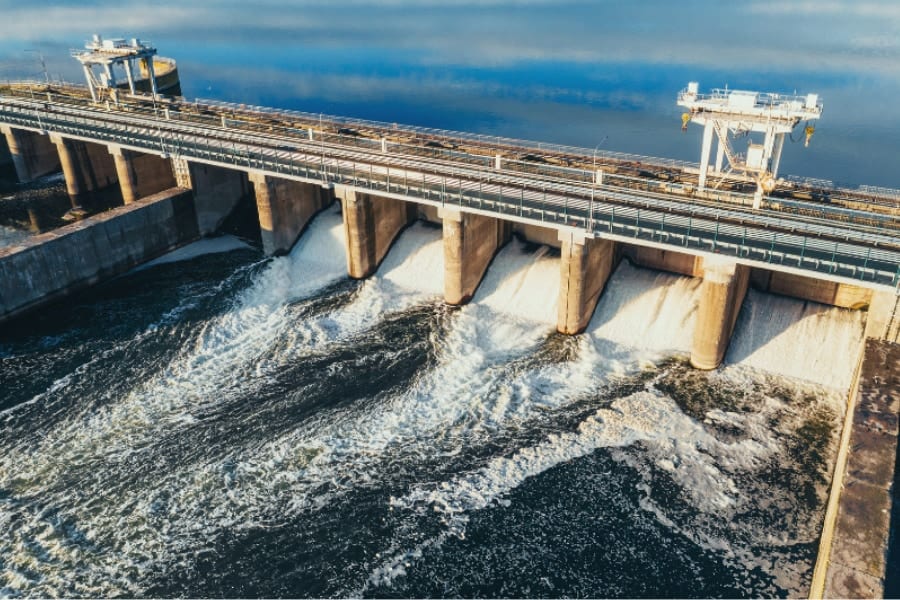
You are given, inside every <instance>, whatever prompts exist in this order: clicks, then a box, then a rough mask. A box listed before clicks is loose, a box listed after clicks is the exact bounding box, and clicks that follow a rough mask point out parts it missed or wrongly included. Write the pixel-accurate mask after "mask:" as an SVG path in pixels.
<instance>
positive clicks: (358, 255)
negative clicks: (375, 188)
mask: <svg viewBox="0 0 900 600" xmlns="http://www.w3.org/2000/svg"><path fill="white" fill-rule="evenodd" d="M334 193H335V196H336V197H337V198H339V199H340V200H341V205H342V210H343V213H344V234H345V239H346V244H347V273H348V274H349V275H350V277H352V278H354V279H365V278H366V277H368V276H369V275H372V274H373V273H374V272H375V271H376V270H377V269H378V265H379V264H380V263H381V261H382V259H383V258H384V256H385V254H387V251H388V249H390V247H391V244H392V243H393V241H394V238H396V237H397V234H399V233H400V232H401V231H402V230H403V229H404V228H405V227H406V226H407V225H409V224H410V223H412V222H413V221H414V220H415V219H416V205H415V203H413V202H403V201H402V200H393V199H391V198H381V197H379V196H372V195H371V194H363V193H359V192H356V191H354V190H352V189H350V188H346V187H343V186H335V190H334Z"/></svg>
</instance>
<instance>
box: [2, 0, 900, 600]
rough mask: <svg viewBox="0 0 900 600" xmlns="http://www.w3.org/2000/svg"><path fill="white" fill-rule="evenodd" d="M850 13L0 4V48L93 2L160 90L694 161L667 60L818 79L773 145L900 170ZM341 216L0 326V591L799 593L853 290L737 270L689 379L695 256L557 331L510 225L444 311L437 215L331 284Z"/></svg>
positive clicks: (833, 439)
mask: <svg viewBox="0 0 900 600" xmlns="http://www.w3.org/2000/svg"><path fill="white" fill-rule="evenodd" d="M247 6H248V7H250V6H251V5H250V3H248V5H247ZM823 6H824V8H823ZM859 6H862V5H858V4H855V3H842V2H833V3H826V4H825V5H820V4H815V5H811V4H810V5H807V4H802V3H801V4H797V5H794V6H786V5H782V4H781V3H767V2H750V3H746V4H742V5H741V7H731V8H726V7H710V6H708V5H707V4H697V5H696V6H695V4H694V3H691V2H688V3H686V4H685V3H680V4H672V3H662V2H657V3H654V2H651V3H649V4H648V6H647V7H646V9H645V10H642V11H641V12H640V13H636V12H635V10H636V9H633V8H626V7H625V6H624V5H621V6H619V5H618V4H617V3H609V4H604V3H600V4H598V3H562V4H560V3H549V2H546V3H545V2H540V1H535V2H527V3H522V2H505V1H502V0H499V1H496V2H489V3H478V2H454V3H450V4H449V5H442V6H438V4H437V3H431V2H404V1H399V0H398V1H396V2H365V1H360V2H333V3H325V2H314V1H310V2H303V3H300V4H292V5H291V6H290V8H288V7H286V6H284V5H282V4H281V3H279V2H274V1H272V2H263V3H252V10H251V8H242V7H241V6H240V5H238V4H231V3H222V5H210V6H208V7H201V8H193V7H187V6H182V5H181V4H175V3H168V2H165V1H164V2H162V3H161V5H160V6H154V8H153V9H152V10H147V9H146V5H143V4H141V5H138V4H134V5H131V4H128V3H111V2H95V3H93V4H92V5H91V10H90V11H87V10H86V9H84V7H83V4H82V3H80V2H79V3H71V4H68V3H48V5H47V6H43V5H42V6H40V7H33V6H30V5H26V4H17V5H15V6H10V7H7V8H6V9H4V10H5V12H7V13H10V14H12V18H11V19H5V22H4V23H2V24H0V31H2V32H3V35H2V36H0V38H2V40H3V41H0V56H3V57H4V59H5V60H6V63H5V65H6V66H5V68H6V71H7V73H8V75H9V76H22V75H23V74H24V75H28V76H34V72H35V71H36V70H37V69H39V66H37V67H36V66H35V64H36V53H23V52H22V49H24V48H29V49H38V50H40V51H41V52H43V54H44V56H45V58H46V62H47V66H48V71H49V73H50V74H51V75H55V74H56V73H60V74H63V75H65V76H66V77H67V78H74V77H75V76H76V75H78V73H77V70H74V69H72V65H70V64H69V61H71V59H69V58H68V54H67V48H68V47H70V46H75V45H77V44H78V43H79V42H80V41H81V40H83V39H84V38H86V37H88V36H89V34H91V33H93V32H94V31H95V30H98V31H99V32H100V33H104V34H105V35H108V36H113V35H122V36H125V37H131V36H138V37H147V38H149V39H151V40H152V41H153V42H154V43H155V44H156V45H157V46H158V47H159V49H160V53H161V54H163V55H167V56H172V57H174V58H176V59H177V60H178V61H179V69H180V72H181V76H182V81H183V85H184V91H185V93H186V95H189V96H207V97H215V98H221V99H228V100H235V101H239V102H247V103H261V104H269V105H277V106H283V107H290V108H298V109H303V110H309V111H312V112H318V111H324V112H329V113H338V114H344V115H350V116H359V117H365V118H375V119H379V120H384V121H388V122H402V123H409V124H415V125H424V126H435V127H447V128H454V129H462V130H468V131H475V132H480V133H488V134H493V135H511V136H515V137H520V138H536V139H540V140H543V141H553V142H559V143H566V144H577V145H582V146H586V147H594V146H595V145H597V144H600V148H601V149H603V148H606V149H611V150H623V151H630V152H639V153H642V154H649V155H659V156H667V157H673V158H685V159H691V160H693V159H695V158H696V156H697V154H698V151H699V138H698V136H697V135H696V132H693V131H692V132H689V133H688V134H681V133H680V131H679V129H680V119H679V118H678V115H679V111H678V110H677V109H676V108H675V106H674V96H675V94H676V92H677V91H678V89H680V88H681V87H683V86H684V85H685V84H686V83H687V81H689V80H691V79H699V80H700V81H701V86H702V87H704V88H707V87H713V86H718V85H724V84H725V83H728V84H729V85H730V86H731V87H743V88H747V87H751V88H760V89H763V88H764V89H769V88H775V89H777V90H781V91H793V90H794V89H797V90H798V92H800V93H807V92H819V93H820V94H822V96H823V98H824V99H825V107H826V108H825V116H824V117H823V121H822V123H821V124H820V127H819V131H818V132H817V133H816V137H814V138H813V143H812V145H811V146H810V148H808V149H805V150H804V149H803V148H802V144H799V145H792V146H791V147H790V148H786V150H785V159H784V161H783V163H782V167H783V171H784V172H787V173H795V174H799V175H806V176H812V177H819V178H823V179H834V180H842V181H849V182H853V183H856V184H858V183H869V184H875V185H888V186H891V187H900V186H898V185H897V181H896V179H895V178H896V169H893V167H892V166H891V164H889V162H890V161H889V160H888V158H887V155H888V154H889V153H888V152H887V150H888V149H889V148H890V147H892V146H891V144H894V145H895V144H896V142H895V141H894V139H895V138H896V134H897V132H898V131H900V127H898V123H900V117H898V115H897V112H896V111H895V110H883V109H886V108H887V107H888V106H889V104H890V103H889V101H888V100H887V99H886V98H885V97H883V96H885V95H887V96H889V95H891V94H893V93H894V92H896V91H898V88H900V85H898V81H897V71H896V67H895V65H896V58H897V57H896V54H897V41H896V39H897V37H896V36H892V32H896V30H897V24H898V21H897V19H898V15H897V11H896V9H895V8H894V5H893V4H888V3H884V4H879V3H877V2H871V3H867V4H865V7H867V8H866V10H862V9H861V8H854V7H859ZM692 7H693V8H692ZM701 7H702V8H701ZM694 8H697V9H698V10H694ZM141 11H145V12H141ZM872 86H876V87H877V89H879V90H880V91H879V93H877V94H876V93H873V92H872V89H874V88H873V87H872ZM863 150H864V151H863ZM890 156H894V155H893V154H891V155H890ZM890 160H893V158H891V159H890ZM340 223H341V222H340V215H339V213H337V212H336V210H335V209H333V208H332V209H330V210H329V211H327V212H326V213H324V214H322V215H321V216H319V217H318V218H317V219H316V220H315V221H314V222H313V223H312V225H311V226H310V227H309V229H308V230H307V232H306V233H305V234H304V236H303V238H302V239H301V241H300V242H299V243H298V244H297V245H296V246H295V247H294V249H293V250H292V251H291V253H290V254H289V255H287V256H283V257H279V258H265V257H264V256H262V254H261V253H260V252H259V250H258V249H257V248H255V247H253V246H252V245H251V244H247V243H245V242H243V241H241V240H238V239H237V238H232V237H227V236H226V237H221V238H216V239H214V240H205V241H203V242H200V243H198V244H196V245H193V246H191V247H189V248H185V249H182V250H180V251H179V252H178V253H176V254H174V255H170V256H169V257H167V258H165V259H163V260H159V261H156V262H155V263H153V264H151V265H148V266H145V267H143V268H141V269H139V270H136V271H133V272H131V273H129V274H127V275H125V276H122V277H119V278H117V279H115V280H113V281H110V282H107V283H105V284H102V285H100V286H97V287H96V288H94V289H92V290H90V291H89V292H86V293H83V294H80V295H78V296H75V297H73V298H72V299H70V300H68V301H66V302H64V303H61V304H59V305H55V306H52V307H50V308H47V309H45V310H41V311H39V312H37V313H35V314H33V315H32V316H29V317H27V318H25V319H22V320H20V321H18V322H17V323H14V324H12V325H4V326H3V327H2V328H0V531H2V532H3V534H2V535H0V596H10V597H16V596H29V597H34V596H137V597H143V596H229V597H242V596H251V597H254V596H269V597H271V596H299V597H310V596H312V597H319V596H379V597H385V596H398V597H410V596H417V597H422V596H512V597H517V596H527V597H532V596H550V597H557V596H594V597H596V596H607V597H650V596H652V597H672V596H697V597H709V596H723V597H748V596H749V597H759V596H767V597H768V596H801V595H804V594H805V593H806V592H807V588H808V582H809V579H810V575H811V570H812V566H813V561H814V559H815V555H816V551H817V545H818V532H819V529H820V527H821V522H822V518H823V515H824V503H825V498H826V490H827V485H828V482H829V478H830V472H831V468H832V465H833V460H834V455H835V450H836V443H837V436H838V431H839V423H840V420H841V418H842V417H843V410H844V408H843V407H844V401H845V394H846V390H847V388H848V386H849V384H850V379H851V377H852V370H853V366H854V364H853V361H847V360H845V359H844V358H843V357H846V356H854V355H855V352H856V351H857V349H858V348H859V344H860V339H861V336H862V331H863V327H864V314H862V313H859V312H851V311H845V310H841V309H836V308H830V307H824V306H820V305H815V304H812V303H805V302H802V301H797V300H791V299H786V298H780V297H776V296H771V295H767V294H761V293H757V292H754V291H751V292H750V293H749V295H748V297H747V300H746V301H745V303H744V306H743V309H742V311H741V314H740V317H739V319H738V323H737V327H736V331H735V335H734V339H733V341H732V344H731V346H730V350H729V354H728V357H727V359H726V365H725V366H724V367H723V368H721V369H719V370H717V371H714V372H711V373H700V372H695V371H693V370H691V369H690V368H688V367H687V366H686V364H685V362H684V361H685V356H686V352H687V351H688V350H689V348H690V343H691V334H692V331H693V324H694V321H695V318H696V307H697V303H698V300H699V288H698V284H697V281H695V280H692V279H690V278H685V277H680V276H675V275H670V274H664V273H659V272H654V271H650V270H644V269H640V268H637V267H633V266H631V265H630V264H629V263H627V262H623V263H622V264H621V265H620V266H619V267H618V269H617V271H616V272H615V273H614V275H613V276H612V278H611V280H610V283H609V284H608V287H607V290H606V292H605V293H604V295H603V297H602V298H601V301H600V303H599V305H598V307H597V310H596V312H595V314H594V316H593V318H592V320H591V323H590V326H589V327H588V330H587V332H585V333H584V334H582V335H579V336H574V337H564V336H560V335H558V334H556V333H555V332H554V329H555V320H556V296H557V293H558V285H559V274H558V268H559V267H558V264H559V263H558V260H559V258H558V251H555V250H553V249H552V248H547V247H542V246H537V245H531V244H524V243H522V242H520V241H514V242H512V243H511V244H509V245H508V246H506V247H505V248H504V249H503V250H502V252H501V253H500V254H499V255H498V256H497V257H496V259H495V260H494V262H493V263H492V265H491V268H490V270H489V271H488V274H487V276H486V278H485V280H484V282H483V283H482V285H481V286H480V287H479V289H478V292H477V293H476V295H475V298H474V300H473V302H472V303H470V304H469V305H467V306H465V307H462V308H449V307H446V306H445V305H444V304H443V303H442V301H441V295H442V291H443V282H442V272H443V252H442V246H441V232H440V229H438V228H435V227H433V226H429V225H426V224H424V223H418V224H416V225H414V226H413V227H411V228H410V229H408V230H407V231H406V232H404V233H403V235H402V236H401V237H400V238H399V240H398V241H397V242H396V243H395V245H394V246H393V248H392V250H391V251H390V253H389V255H388V257H387V258H386V259H385V262H384V263H383V264H382V266H381V267H380V269H379V271H378V273H377V275H376V276H374V277H373V278H371V279H369V280H366V281H363V282H359V281H351V280H349V279H348V278H347V277H346V262H345V257H344V250H343V238H342V236H343V230H342V227H341V225H340ZM17 235H18V234H16V233H15V232H13V231H6V230H4V231H3V232H2V233H0V238H4V239H13V238H15V239H18V238H17ZM10 243H14V242H10Z"/></svg>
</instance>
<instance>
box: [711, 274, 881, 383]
mask: <svg viewBox="0 0 900 600" xmlns="http://www.w3.org/2000/svg"><path fill="white" fill-rule="evenodd" d="M864 319H865V314H864V313H863V312H862V311H858V310H848V309H842V308H837V307H833V306H825V305H823V304H817V303H815V302H805V301H803V300H797V299H795V298H785V297H783V296H775V295H772V294H764V293H761V292H757V291H755V290H749V291H748V292H747V298H746V299H745V300H744V304H743V307H742V309H741V314H740V318H739V320H738V322H737V324H736V327H735V332H734V336H733V337H732V340H731V345H730V346H729V348H728V355H727V357H726V362H727V363H728V364H731V365H740V366H745V367H753V368H756V369H760V370H763V371H767V372H770V373H776V374H778V375H783V376H785V377H790V378H792V379H803V380H808V381H812V382H814V383H818V384H820V385H824V386H826V387H831V388H837V389H840V390H842V391H846V390H847V389H848V388H849V387H850V382H851V379H852V378H853V371H854V369H855V368H856V359H857V356H858V355H859V349H860V345H861V344H862V336H863V331H864Z"/></svg>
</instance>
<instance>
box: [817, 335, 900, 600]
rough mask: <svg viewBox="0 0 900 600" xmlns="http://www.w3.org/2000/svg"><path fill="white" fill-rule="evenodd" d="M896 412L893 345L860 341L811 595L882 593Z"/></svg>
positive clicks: (897, 356)
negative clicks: (859, 357) (860, 351)
mask: <svg viewBox="0 0 900 600" xmlns="http://www.w3.org/2000/svg"><path fill="white" fill-rule="evenodd" d="M898 411H900V345H898V344H893V343H890V342H885V341H881V340H873V339H870V340H867V341H866V345H865V349H864V353H863V358H862V364H861V366H860V370H859V375H858V378H857V383H856V384H855V385H854V386H853V389H851V391H850V398H849V402H848V405H847V417H846V419H845V421H844V431H843V433H842V435H841V445H840V448H839V450H838V458H837V460H836V464H835V472H834V477H833V479H832V487H831V494H830V496H829V501H828V508H827V509H826V513H825V524H824V526H823V530H822V538H821V541H820V545H819V557H818V560H817V561H816V568H815V571H814V573H813V581H812V585H811V587H810V594H809V597H810V598H881V597H883V596H884V592H885V589H884V580H885V574H886V570H887V558H888V557H887V554H888V544H889V542H890V530H891V523H890V520H891V519H890V517H891V506H892V497H891V488H892V485H893V482H894V467H895V462H896V456H897V436H898Z"/></svg>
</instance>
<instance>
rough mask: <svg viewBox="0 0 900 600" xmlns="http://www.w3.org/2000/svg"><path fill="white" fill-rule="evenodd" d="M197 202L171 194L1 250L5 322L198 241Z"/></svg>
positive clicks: (0, 299) (0, 316)
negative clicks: (195, 212)
mask: <svg viewBox="0 0 900 600" xmlns="http://www.w3.org/2000/svg"><path fill="white" fill-rule="evenodd" d="M197 233H198V232H197V223H196V220H195V217H194V207H193V199H192V197H191V194H190V192H189V191H187V190H183V189H180V188H172V189H170V190H166V191H164V192H160V193H159V194H155V195H153V196H150V197H147V198H144V199H143V200H142V201H141V202H139V203H134V204H130V205H128V206H123V207H119V208H116V209H113V210H110V211H107V212H104V213H101V214H98V215H95V216H92V217H88V218H87V219H84V220H82V221H78V222H76V223H72V224H70V225H67V226H65V227H61V228H59V229H56V230H54V231H51V232H48V233H44V234H41V235H36V236H34V237H31V238H28V239H27V240H26V241H24V242H23V243H21V244H19V245H16V246H9V247H6V248H3V249H0V322H2V321H5V320H7V319H10V318H12V317H15V316H17V315H20V314H22V313H24V312H26V311H28V310H31V309H33V308H36V307H38V306H42V305H44V304H46V303H48V302H51V301H53V300H55V299H58V298H61V297H63V296H66V295H68V294H71V293H72V292H75V291H78V290H80V289H83V288H86V287H88V286H90V285H91V284H94V283H97V282H98V281H101V280H104V279H108V278H110V277H112V276H115V275H118V274H120V273H123V272H125V271H127V270H128V269H130V268H132V267H134V266H136V265H139V264H141V263H143V262H146V261H148V260H150V259H153V258H155V257H157V256H160V255H161V254H164V253H166V252H168V251H169V250H172V249H174V248H177V247H178V246H181V245H183V244H186V243H188V242H190V241H192V240H194V239H196V238H197Z"/></svg>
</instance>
